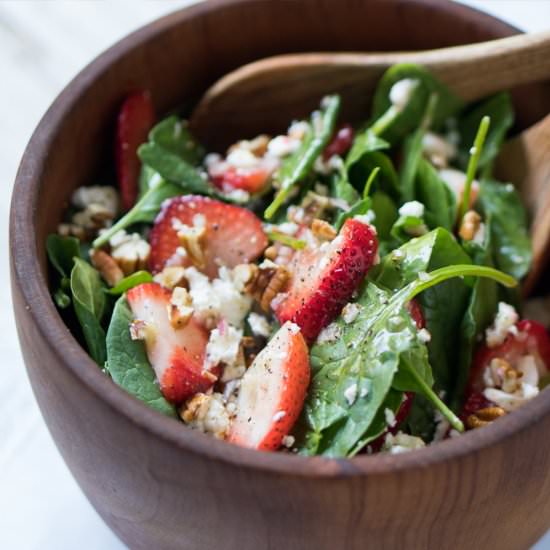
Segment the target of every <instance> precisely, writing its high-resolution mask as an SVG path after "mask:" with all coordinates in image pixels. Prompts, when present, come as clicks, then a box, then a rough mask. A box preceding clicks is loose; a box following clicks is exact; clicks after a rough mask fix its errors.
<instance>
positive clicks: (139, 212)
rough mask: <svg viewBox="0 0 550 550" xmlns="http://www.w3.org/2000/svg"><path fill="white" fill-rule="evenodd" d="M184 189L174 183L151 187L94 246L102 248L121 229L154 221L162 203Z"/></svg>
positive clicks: (102, 234)
mask: <svg viewBox="0 0 550 550" xmlns="http://www.w3.org/2000/svg"><path fill="white" fill-rule="evenodd" d="M183 191H184V190H183V189H182V188H181V187H180V186H179V185H175V184H173V183H160V184H158V185H156V186H155V187H151V188H150V189H149V191H147V192H146V193H145V194H144V195H143V197H141V199H139V201H138V202H136V204H135V205H134V206H133V207H132V209H131V210H129V211H128V212H126V214H125V215H124V216H122V218H120V219H119V220H118V221H117V222H116V223H115V224H114V225H112V226H111V227H110V228H109V229H107V230H106V231H103V232H102V233H101V235H99V237H97V239H96V240H95V241H94V242H93V243H92V246H93V247H94V248H100V247H102V246H103V245H105V244H107V243H108V242H109V239H110V238H111V237H112V236H113V235H114V234H115V233H117V232H118V231H120V230H121V229H126V228H127V227H129V226H131V225H133V224H135V223H139V222H149V223H150V222H152V221H154V219H155V217H156V216H157V214H158V213H159V211H160V207H161V205H162V203H163V202H164V201H165V200H166V199H169V198H172V197H177V196H179V195H182V194H183Z"/></svg>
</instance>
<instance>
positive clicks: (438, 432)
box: [432, 411, 451, 443]
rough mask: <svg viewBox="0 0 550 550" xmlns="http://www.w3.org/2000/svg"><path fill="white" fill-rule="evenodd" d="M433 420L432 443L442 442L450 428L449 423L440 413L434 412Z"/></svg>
mask: <svg viewBox="0 0 550 550" xmlns="http://www.w3.org/2000/svg"><path fill="white" fill-rule="evenodd" d="M434 420H435V432H434V436H433V439H432V442H433V443H435V442H437V441H442V440H443V439H445V437H447V434H448V433H449V429H450V427H451V424H450V422H449V421H448V420H447V419H446V418H445V417H444V416H443V415H442V414H441V412H440V411H435V413H434Z"/></svg>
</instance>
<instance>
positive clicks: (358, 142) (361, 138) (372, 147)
mask: <svg viewBox="0 0 550 550" xmlns="http://www.w3.org/2000/svg"><path fill="white" fill-rule="evenodd" d="M389 148H390V144H389V143H388V142H387V141H385V140H383V139H381V138H379V137H378V136H377V135H375V134H374V133H373V132H372V131H371V130H370V128H367V129H366V130H365V131H363V132H362V133H361V134H359V135H358V136H356V138H355V139H354V140H353V145H352V147H351V149H350V150H349V153H348V154H347V156H346V162H345V164H344V166H345V168H346V170H348V171H349V169H350V168H351V167H352V166H353V165H354V164H356V163H357V162H359V161H360V160H361V159H362V158H363V157H364V156H365V155H367V154H369V153H374V152H375V151H383V150H384V149H389Z"/></svg>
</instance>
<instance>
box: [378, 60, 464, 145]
mask: <svg viewBox="0 0 550 550" xmlns="http://www.w3.org/2000/svg"><path fill="white" fill-rule="evenodd" d="M406 78H409V79H413V80H416V81H417V82H418V85H417V86H416V88H415V89H414V91H413V92H412V95H411V99H410V101H409V102H408V104H407V105H406V106H405V108H404V109H403V110H401V111H399V110H398V109H395V107H393V106H392V104H391V102H390V90H391V88H392V86H393V85H394V84H395V83H396V82H399V81H400V80H403V79H406ZM433 93H435V94H437V97H438V101H437V105H436V107H435V110H434V115H433V126H434V127H435V128H437V127H438V126H439V125H440V124H441V123H442V122H443V121H444V120H445V119H446V118H448V117H449V116H451V115H453V114H455V113H457V112H458V111H459V110H460V109H461V107H462V101H461V100H460V99H458V98H457V97H456V96H455V95H454V94H452V92H451V91H450V90H449V89H448V88H447V87H446V86H444V85H443V84H441V83H440V82H439V81H438V80H436V79H435V78H434V77H433V76H432V75H431V74H430V73H429V72H428V71H427V70H426V69H424V68H423V67H421V66H420V65H415V64H411V63H400V64H397V65H393V66H392V67H390V68H389V69H388V70H387V71H386V72H385V73H384V75H383V76H382V78H381V79H380V82H379V83H378V87H377V89H376V92H375V95H374V100H373V115H372V118H373V120H375V121H379V120H380V119H382V117H386V118H387V119H388V122H386V123H385V124H384V125H383V129H382V132H381V133H380V134H379V135H380V136H381V137H383V138H384V139H385V140H387V141H389V142H390V143H391V144H392V145H393V144H395V143H397V142H398V141H399V140H400V139H401V138H403V137H404V136H406V135H407V134H409V133H410V132H412V131H414V130H415V129H416V128H417V127H418V125H419V124H420V121H421V119H422V116H423V114H424V112H425V109H426V106H427V104H428V101H429V97H430V95H431V94H433ZM388 115H390V116H388Z"/></svg>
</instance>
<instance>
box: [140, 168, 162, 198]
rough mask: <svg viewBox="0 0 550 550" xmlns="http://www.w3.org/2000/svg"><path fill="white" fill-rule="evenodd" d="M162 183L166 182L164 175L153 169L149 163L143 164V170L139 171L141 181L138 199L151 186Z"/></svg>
mask: <svg viewBox="0 0 550 550" xmlns="http://www.w3.org/2000/svg"><path fill="white" fill-rule="evenodd" d="M161 183H166V181H165V180H164V179H163V178H162V176H161V175H160V174H159V173H158V172H156V171H155V170H153V169H152V168H151V167H150V166H147V164H142V165H141V171H140V173H139V181H138V187H139V196H138V200H139V199H141V197H143V195H145V193H147V191H149V189H151V187H155V186H156V185H160V184H161Z"/></svg>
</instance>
